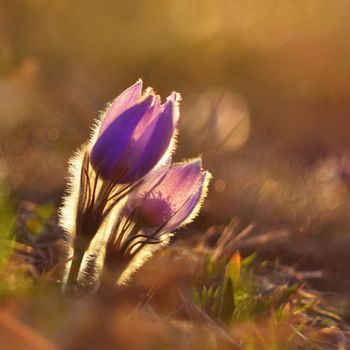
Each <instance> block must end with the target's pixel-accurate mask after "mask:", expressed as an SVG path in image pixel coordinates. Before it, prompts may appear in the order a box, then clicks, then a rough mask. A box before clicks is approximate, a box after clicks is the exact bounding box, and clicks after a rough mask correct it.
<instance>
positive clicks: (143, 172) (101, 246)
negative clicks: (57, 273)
mask: <svg viewBox="0 0 350 350" xmlns="http://www.w3.org/2000/svg"><path fill="white" fill-rule="evenodd" d="M179 99H180V95H179V94H177V93H175V92H173V93H172V94H171V95H170V96H168V98H167V99H166V101H165V102H164V103H163V104H162V103H161V101H160V97H159V96H158V95H156V94H155V93H154V91H153V90H152V89H151V88H147V89H146V90H145V91H144V92H142V81H138V82H137V83H136V84H134V85H132V86H131V87H129V88H128V89H127V90H125V91H124V92H123V93H121V94H120V95H119V96H118V97H117V98H116V99H115V100H114V101H113V102H112V103H111V104H110V106H109V107H108V109H107V110H106V112H105V113H104V115H103V117H102V119H100V121H99V122H98V123H97V127H95V129H94V132H93V135H92V137H91V138H90V140H89V141H88V142H87V143H86V144H84V145H83V146H82V147H81V148H80V149H79V150H78V152H76V154H75V155H74V156H73V157H72V159H71V160H70V166H69V172H70V175H71V176H70V178H69V182H68V188H67V192H66V194H65V197H64V201H63V206H62V208H61V210H60V225H61V227H62V228H63V229H64V230H65V232H66V234H67V242H68V248H69V250H70V251H69V256H70V258H71V259H70V260H69V261H68V263H67V266H66V275H65V278H64V282H63V287H64V288H66V287H68V288H67V290H75V288H76V287H77V286H78V285H80V286H82V285H83V284H84V283H83V284H81V283H80V281H79V279H80V278H82V281H84V277H83V276H84V274H82V273H81V272H82V271H84V269H85V266H86V261H88V259H89V257H90V256H92V255H93V256H95V257H97V258H96V259H95V260H96V262H95V265H96V266H97V264H100V263H101V262H103V261H104V263H105V265H104V266H105V267H104V271H106V270H108V269H110V270H112V271H114V270H116V269H115V267H116V266H120V264H121V263H123V264H124V263H125V264H127V266H128V270H129V271H131V270H132V268H131V265H132V266H134V267H136V266H139V264H137V263H136V261H139V262H141V261H144V259H145V258H146V257H147V256H150V253H151V251H154V250H153V249H157V247H162V246H164V245H166V244H168V242H169V239H170V236H171V235H170V232H172V231H174V230H175V229H177V228H179V227H181V226H183V225H185V224H187V223H188V222H190V221H191V220H192V219H193V218H194V217H195V216H196V214H197V213H198V211H199V209H200V206H201V203H202V199H203V198H204V196H205V195H206V192H207V185H208V182H209V179H210V177H211V175H210V174H209V172H207V171H203V170H202V168H201V161H200V159H196V160H192V161H190V162H183V163H178V164H175V165H173V166H170V164H171V154H172V151H173V145H174V144H175V142H174V139H175V137H174V136H175V134H176V126H177V122H178V118H179V105H178V102H179ZM151 248H152V249H151ZM92 252H93V253H92ZM96 252H98V253H96ZM89 254H90V255H89ZM91 254H92V255H91ZM100 267H101V268H102V265H100ZM106 267H107V268H106ZM98 269H99V268H97V270H98ZM116 271H117V270H116ZM118 271H119V270H118ZM118 273H119V272H118ZM94 277H96V276H94ZM118 278H119V277H118ZM77 282H78V283H77ZM71 287H72V288H71Z"/></svg>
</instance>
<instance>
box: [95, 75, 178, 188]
mask: <svg viewBox="0 0 350 350" xmlns="http://www.w3.org/2000/svg"><path fill="white" fill-rule="evenodd" d="M178 100H179V94H177V93H175V92H174V93H172V94H171V95H170V96H169V97H168V98H167V100H166V102H165V103H164V104H161V102H160V97H159V96H158V95H155V94H154V92H153V90H152V89H147V90H146V91H145V93H144V94H143V95H142V82H141V81H138V82H137V83H136V84H134V85H133V86H131V87H130V88H128V89H127V90H125V91H124V92H123V93H122V94H121V95H119V96H118V97H117V98H116V99H115V100H114V102H113V103H112V105H111V106H110V108H109V109H108V111H107V112H106V114H105V116H104V118H103V120H102V123H101V125H100V128H99V131H98V138H97V140H96V142H95V144H94V145H93V148H92V150H91V155H90V161H91V164H92V166H93V168H94V169H95V171H96V172H97V173H98V175H99V176H100V177H101V178H103V179H105V180H111V181H113V182H115V183H121V184H122V183H128V182H133V181H137V180H139V179H141V178H142V177H144V176H145V175H146V174H147V173H148V172H149V171H150V170H151V169H152V168H153V167H154V166H155V165H156V164H157V163H158V162H159V160H160V159H161V157H162V156H163V155H164V154H165V152H166V151H167V150H168V148H169V146H170V144H171V140H172V138H173V136H174V133H175V129H176V125H177V121H178V117H179V108H178Z"/></svg>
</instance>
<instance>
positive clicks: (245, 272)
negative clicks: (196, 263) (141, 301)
mask: <svg viewBox="0 0 350 350" xmlns="http://www.w3.org/2000/svg"><path fill="white" fill-rule="evenodd" d="M255 257H256V254H255V253H253V254H251V255H249V256H248V257H246V258H245V259H241V255H240V253H239V252H235V253H234V254H233V255H232V256H231V258H230V259H229V260H228V261H227V259H226V261H225V260H221V261H213V260H212V259H210V257H207V259H206V261H205V272H204V281H205V283H204V285H203V287H202V288H193V297H194V301H195V303H196V304H197V305H199V306H200V307H201V308H202V309H203V310H204V311H205V312H207V313H208V314H209V315H210V316H211V317H212V318H213V319H218V320H221V321H223V322H225V323H227V324H232V323H236V322H242V321H244V320H251V319H255V318H257V317H258V316H260V315H263V314H264V313H268V312H270V313H271V312H273V313H275V317H276V320H279V319H281V318H282V315H283V310H284V307H285V305H286V303H287V302H288V301H289V298H290V297H291V296H292V294H293V293H295V292H296V290H297V289H298V287H299V284H296V283H294V284H291V285H284V286H282V287H281V288H277V289H276V290H274V291H273V292H270V293H266V295H264V293H261V292H260V291H259V290H258V289H259V287H260V286H259V284H260V281H259V280H255V279H256V276H255V274H254V271H253V268H252V263H253V261H254V260H255Z"/></svg>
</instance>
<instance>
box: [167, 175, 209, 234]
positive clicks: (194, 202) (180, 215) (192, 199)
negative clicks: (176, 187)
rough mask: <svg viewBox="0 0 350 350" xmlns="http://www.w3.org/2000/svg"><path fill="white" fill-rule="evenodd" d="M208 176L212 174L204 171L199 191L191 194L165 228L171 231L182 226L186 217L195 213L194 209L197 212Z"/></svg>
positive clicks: (199, 183)
mask: <svg viewBox="0 0 350 350" xmlns="http://www.w3.org/2000/svg"><path fill="white" fill-rule="evenodd" d="M208 176H210V174H209V173H208V172H207V171H205V172H204V173H202V175H201V179H200V181H199V182H198V189H197V191H196V192H195V193H194V194H192V195H191V196H189V198H188V199H187V201H186V202H185V203H184V205H183V206H182V207H181V208H180V209H179V210H178V211H177V212H176V213H175V214H174V215H173V217H172V218H171V219H170V220H169V222H168V223H167V224H166V227H165V228H164V230H166V231H169V232H170V231H173V230H175V229H176V228H178V227H179V226H181V224H183V223H184V222H185V221H186V219H187V218H188V217H189V216H191V214H193V213H194V211H196V212H197V210H196V208H197V209H198V207H199V206H200V202H201V198H202V194H203V191H204V190H205V189H204V186H205V184H206V183H207V177H208Z"/></svg>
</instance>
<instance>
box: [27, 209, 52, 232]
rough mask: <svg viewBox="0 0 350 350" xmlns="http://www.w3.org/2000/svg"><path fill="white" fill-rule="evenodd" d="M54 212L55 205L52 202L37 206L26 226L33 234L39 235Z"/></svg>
mask: <svg viewBox="0 0 350 350" xmlns="http://www.w3.org/2000/svg"><path fill="white" fill-rule="evenodd" d="M54 212H55V206H54V205H53V204H52V203H48V204H44V205H41V206H39V207H37V208H36V210H35V211H34V212H33V215H32V216H31V217H30V218H29V219H28V220H27V221H26V228H27V229H28V231H29V232H30V233H31V234H32V235H33V236H39V235H40V234H41V233H42V232H43V230H44V228H45V226H46V225H47V223H48V221H49V219H50V218H51V217H52V215H53V214H54Z"/></svg>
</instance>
